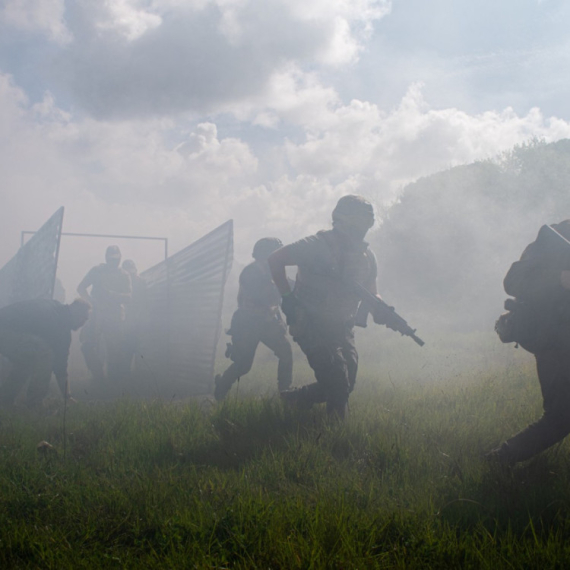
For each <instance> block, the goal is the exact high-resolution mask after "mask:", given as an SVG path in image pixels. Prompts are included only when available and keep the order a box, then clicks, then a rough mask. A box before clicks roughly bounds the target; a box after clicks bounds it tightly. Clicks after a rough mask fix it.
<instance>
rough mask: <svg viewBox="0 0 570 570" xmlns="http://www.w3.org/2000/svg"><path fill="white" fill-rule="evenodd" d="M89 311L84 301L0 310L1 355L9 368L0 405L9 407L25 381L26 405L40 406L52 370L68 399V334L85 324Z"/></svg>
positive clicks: (38, 301) (18, 305)
mask: <svg viewBox="0 0 570 570" xmlns="http://www.w3.org/2000/svg"><path fill="white" fill-rule="evenodd" d="M90 310H91V306H90V305H89V303H88V302H87V301H84V300H83V299H76V300H75V301H73V303H71V304H70V305H62V304H61V303H59V302H58V301H52V300H51V299H34V300H31V301H20V302H18V303H14V304H13V305H8V306H7V307H3V308H2V309H0V354H2V356H4V357H5V358H7V359H8V360H9V361H10V363H11V365H12V370H11V372H10V373H9V375H8V377H7V378H6V379H5V381H4V383H3V384H2V386H1V387H0V403H1V405H3V406H10V405H12V404H13V403H14V400H15V399H16V397H17V395H18V393H19V392H20V390H22V388H23V387H24V386H25V385H26V383H27V382H28V381H29V384H28V391H27V399H26V401H27V405H28V406H29V407H37V406H39V405H41V403H42V400H43V399H44V397H45V396H46V394H47V392H48V389H49V383H50V379H51V373H52V371H53V372H54V373H55V377H56V380H57V385H58V386H59V389H60V391H61V393H62V394H63V395H65V396H67V398H70V397H71V394H70V392H69V386H68V379H67V360H68V358H69V347H70V344H71V331H76V330H78V329H79V328H81V327H82V326H83V325H84V324H85V323H86V321H87V319H88V318H89V311H90Z"/></svg>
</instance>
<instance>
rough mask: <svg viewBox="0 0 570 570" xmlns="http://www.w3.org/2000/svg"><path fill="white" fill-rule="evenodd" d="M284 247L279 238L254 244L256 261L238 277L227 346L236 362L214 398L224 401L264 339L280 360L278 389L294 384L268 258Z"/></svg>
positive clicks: (222, 377) (217, 386)
mask: <svg viewBox="0 0 570 570" xmlns="http://www.w3.org/2000/svg"><path fill="white" fill-rule="evenodd" d="M281 246H282V243H281V240H279V239H277V238H262V239H260V240H259V241H257V242H256V243H255V245H254V247H253V253H252V257H253V259H254V260H255V261H253V262H252V263H250V264H249V265H247V266H246V267H245V268H244V269H243V271H242V272H241V274H240V276H239V292H238V298H237V301H238V309H237V311H236V312H235V313H234V315H233V317H232V322H231V326H230V329H229V330H228V334H230V335H231V337H232V342H231V344H229V345H228V352H227V353H226V356H229V357H230V358H231V359H232V361H233V363H232V364H231V365H230V366H229V368H228V369H227V370H226V371H225V372H224V373H223V374H221V375H220V374H218V375H217V376H216V379H215V386H214V397H215V398H216V400H218V401H219V400H223V399H224V398H225V396H226V394H227V393H228V392H229V391H230V389H231V387H232V384H233V383H234V382H235V381H236V380H238V379H239V378H240V377H241V376H244V375H245V374H247V373H248V372H249V371H250V370H251V366H252V364H253V359H254V357H255V351H256V350H257V345H258V344H259V343H260V342H262V343H263V344H265V345H266V346H267V347H269V348H270V349H271V350H273V352H274V353H275V356H277V358H278V359H279V364H278V368H277V385H278V389H279V390H280V391H281V390H286V389H287V388H289V386H290V385H291V377H292V372H293V355H292V351H291V345H290V344H289V341H288V340H287V336H286V335H287V327H286V325H285V322H284V321H283V319H282V318H281V313H280V312H279V300H280V295H279V292H278V291H277V289H276V287H275V284H274V283H273V281H272V280H271V273H270V271H269V266H268V265H267V258H268V257H269V255H270V254H271V253H273V252H274V251H275V250H276V249H278V248H279V247H281Z"/></svg>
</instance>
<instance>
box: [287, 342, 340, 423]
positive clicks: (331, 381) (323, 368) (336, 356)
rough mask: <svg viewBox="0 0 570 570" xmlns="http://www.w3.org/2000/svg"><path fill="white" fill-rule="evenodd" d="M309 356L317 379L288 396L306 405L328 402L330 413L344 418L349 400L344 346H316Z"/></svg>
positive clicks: (307, 354)
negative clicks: (343, 352)
mask: <svg viewBox="0 0 570 570" xmlns="http://www.w3.org/2000/svg"><path fill="white" fill-rule="evenodd" d="M305 355H306V356H307V361H308V363H309V366H310V367H311V368H312V369H313V372H314V374H315V379H316V382H314V383H313V384H309V385H307V386H303V387H301V388H298V389H296V390H292V391H289V392H285V393H284V394H286V395H287V396H286V397H285V399H286V400H287V401H289V402H292V403H295V404H297V405H299V406H301V407H303V408H310V407H311V406H312V405H314V404H320V403H322V402H326V404H327V412H328V413H329V414H331V415H336V416H338V417H340V418H343V417H344V414H345V411H346V404H347V402H348V371H347V367H346V362H345V361H344V358H343V356H342V352H341V348H340V347H339V346H335V345H321V346H315V347H311V350H308V351H307V352H305Z"/></svg>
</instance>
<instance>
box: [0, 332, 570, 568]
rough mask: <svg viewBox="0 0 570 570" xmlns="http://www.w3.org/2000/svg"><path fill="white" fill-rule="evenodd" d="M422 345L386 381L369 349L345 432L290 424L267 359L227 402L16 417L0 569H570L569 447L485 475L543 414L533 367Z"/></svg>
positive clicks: (518, 359)
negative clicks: (498, 451)
mask: <svg viewBox="0 0 570 570" xmlns="http://www.w3.org/2000/svg"><path fill="white" fill-rule="evenodd" d="M396 340H397V341H398V342H396ZM487 340H488V339H484V340H480V341H477V339H472V341H473V342H472V343H471V345H470V346H471V350H470V351H465V352H466V353H467V352H468V353H469V354H471V353H472V352H478V351H480V350H482V347H484V346H485V343H486V342H487ZM408 342H409V341H407V342H406V343H403V341H402V340H401V339H399V338H395V340H394V347H397V346H398V347H399V346H401V347H402V348H401V349H400V350H401V353H399V352H398V350H397V349H394V350H393V351H386V354H385V357H386V358H385V361H384V364H383V366H371V365H370V363H371V362H373V360H372V358H371V356H370V354H369V353H371V351H372V350H373V346H372V344H367V343H366V342H363V346H362V348H363V351H362V352H363V355H362V356H363V358H362V361H363V363H362V369H361V375H360V380H359V383H358V387H357V389H356V390H355V392H354V394H353V395H352V397H351V403H350V413H349V417H348V419H347V421H345V422H344V423H337V422H334V421H330V420H329V419H328V418H327V417H326V414H325V413H324V410H323V409H318V408H316V409H314V410H311V411H308V412H298V411H295V410H290V409H287V408H285V407H284V406H283V405H282V403H281V402H280V401H279V399H278V398H277V397H275V395H274V390H275V380H274V375H275V363H274V362H273V361H270V359H269V357H268V355H266V354H264V353H263V352H262V353H261V354H260V357H259V362H258V366H257V368H255V369H254V371H253V372H252V373H251V374H250V375H249V376H248V377H246V378H244V379H242V380H241V382H240V386H239V388H238V387H237V386H236V387H235V388H234V389H233V390H232V392H231V393H230V395H229V397H228V399H227V400H226V401H225V402H224V403H222V404H216V403H214V402H212V401H211V400H210V399H208V398H198V399H194V400H185V401H179V400H177V399H170V400H169V399H150V400H149V399H146V400H137V399H134V398H120V399H118V400H116V401H106V402H93V401H87V400H86V401H80V402H79V403H78V404H76V405H74V406H71V407H69V408H68V410H67V414H66V422H65V430H64V429H63V416H62V407H61V404H60V403H58V402H56V401H53V402H50V403H48V406H47V407H46V409H45V410H44V412H43V413H42V414H40V415H37V414H31V413H29V412H25V411H23V410H16V411H13V412H9V413H7V412H4V413H3V414H2V416H1V424H0V567H3V568H58V569H62V568H74V569H77V568H276V569H277V568H287V569H290V568H299V569H307V568H493V569H494V568H537V569H538V568H540V569H543V568H567V567H569V565H570V549H569V547H568V540H569V538H570V517H569V515H568V513H569V505H570V486H569V485H568V481H569V479H570V448H569V447H568V443H563V444H561V445H559V446H557V447H555V448H553V449H551V450H550V451H548V452H546V453H544V454H542V455H541V456H539V457H537V458H535V459H534V460H532V461H530V462H528V463H526V464H523V465H520V466H517V467H516V468H514V469H510V470H509V469H501V468H498V467H496V466H493V465H489V464H487V462H486V461H485V460H484V459H483V455H484V453H485V452H486V451H488V450H489V449H490V448H491V447H493V446H494V445H496V444H498V443H499V442H500V441H501V440H503V439H504V438H505V437H507V436H509V435H511V434H512V433H513V432H515V431H517V430H518V429H520V428H522V427H523V426H524V425H525V424H526V423H528V422H529V421H531V420H532V419H535V418H537V417H538V416H539V414H540V394H539V390H538V386H537V382H536V379H535V373H534V369H533V366H532V360H531V359H529V358H526V357H524V355H522V354H521V351H515V350H513V349H512V347H511V348H510V352H508V353H507V352H504V353H500V354H499V353H497V352H495V353H493V351H492V350H489V351H488V352H487V353H485V354H487V356H486V357H484V356H483V355H484V353H483V352H479V359H478V360H477V361H478V362H479V363H481V362H483V363H484V364H485V365H484V366H483V365H482V366H480V367H477V366H475V365H474V362H475V359H474V360H473V362H469V361H465V360H464V362H466V364H465V365H464V367H463V368H462V369H459V368H458V366H457V365H456V361H457V362H459V361H460V360H461V359H462V358H463V357H465V358H466V355H465V354H463V353H461V350H460V343H459V342H458V344H457V346H456V349H455V352H453V351H452V352H451V355H452V356H451V360H450V361H448V363H447V364H446V360H445V357H443V356H441V357H439V358H438V357H437V352H435V353H430V352H429V351H428V352H422V351H420V350H419V349H418V350H417V351H414V350H413V349H414V348H415V347H414V346H413V344H412V343H411V344H412V346H410V345H409V344H408ZM495 344H496V343H495ZM427 346H428V345H426V347H427ZM489 346H491V345H490V344H489ZM493 346H494V345H493ZM452 348H453V347H452ZM503 348H505V347H500V349H501V350H502V349H503ZM409 354H416V355H418V356H417V360H416V361H415V362H414V361H413V359H412V360H410V358H408V359H407V360H406V358H405V356H406V355H409ZM430 354H431V356H429V355H430ZM388 355H390V356H388ZM420 355H421V357H420ZM426 355H427V356H426ZM511 355H512V358H511ZM380 357H382V354H381V355H380ZM454 358H455V360H454ZM484 358H488V360H484ZM380 359H381V358H380ZM366 360H368V364H366V362H365V361H366ZM374 361H375V360H374ZM398 362H399V363H400V366H398ZM449 362H451V364H450V363H449ZM436 364H437V366H439V368H437V367H436ZM223 365H225V363H224V362H221V363H220V366H223ZM446 367H447V373H445V370H446ZM296 374H297V375H296V382H297V383H302V382H307V381H309V375H308V372H307V370H306V369H304V368H303V367H302V366H299V367H298V368H297V373H296ZM64 436H65V437H64ZM43 441H45V442H48V443H49V444H50V445H51V446H53V447H52V448H50V447H47V446H46V445H45V444H43V445H40V446H39V447H38V444H40V442H43Z"/></svg>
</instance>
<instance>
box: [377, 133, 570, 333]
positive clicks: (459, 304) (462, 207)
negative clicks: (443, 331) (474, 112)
mask: <svg viewBox="0 0 570 570" xmlns="http://www.w3.org/2000/svg"><path fill="white" fill-rule="evenodd" d="M568 180H570V140H561V141H559V142H557V143H552V144H545V143H543V142H540V141H536V140H534V141H531V142H529V143H528V144H526V145H522V146H519V147H515V149H513V150H512V151H511V152H509V153H505V154H504V155H502V156H500V157H498V158H497V159H495V160H492V161H491V160H489V161H484V162H477V163H474V164H470V165H467V166H458V167H456V168H451V169H449V170H447V171H444V172H440V173H438V174H434V175H433V176H429V177H426V178H422V179H420V180H418V181H417V182H415V183H413V184H410V185H408V186H407V187H406V188H404V190H403V192H402V194H401V197H400V199H399V200H398V202H396V203H395V204H394V205H393V206H392V207H391V208H390V209H388V210H387V211H386V213H385V216H384V219H383V223H382V226H381V228H380V229H379V231H378V232H377V233H376V234H372V236H371V240H372V245H373V247H374V248H375V250H376V252H377V256H378V262H379V281H380V289H381V291H382V293H383V294H384V295H385V296H386V298H387V299H389V300H390V301H391V302H392V303H394V304H396V305H397V307H398V309H400V310H401V311H403V312H405V313H406V314H410V315H412V316H413V317H414V318H415V319H416V320H417V319H418V318H420V317H419V316H417V315H428V314H429V318H430V320H431V321H437V322H439V323H440V325H441V326H446V327H448V326H453V327H455V328H456V329H459V330H473V329H482V328H488V326H489V322H494V319H495V318H496V317H497V316H498V313H499V312H500V311H501V305H502V300H503V298H504V296H505V295H504V293H503V289H502V280H503V277H504V275H505V273H506V272H507V270H508V268H509V267H510V265H511V263H512V262H513V261H516V260H517V259H518V258H519V257H520V255H521V253H522V251H523V249H524V248H525V246H526V245H527V244H528V243H529V242H531V241H533V240H534V239H535V237H536V234H537V233H538V230H539V228H540V227H541V226H542V225H543V224H552V223H556V222H559V221H561V220H563V219H566V218H569V217H570V206H569V202H568ZM427 307H429V311H426V308H427ZM408 318H411V317H408Z"/></svg>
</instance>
